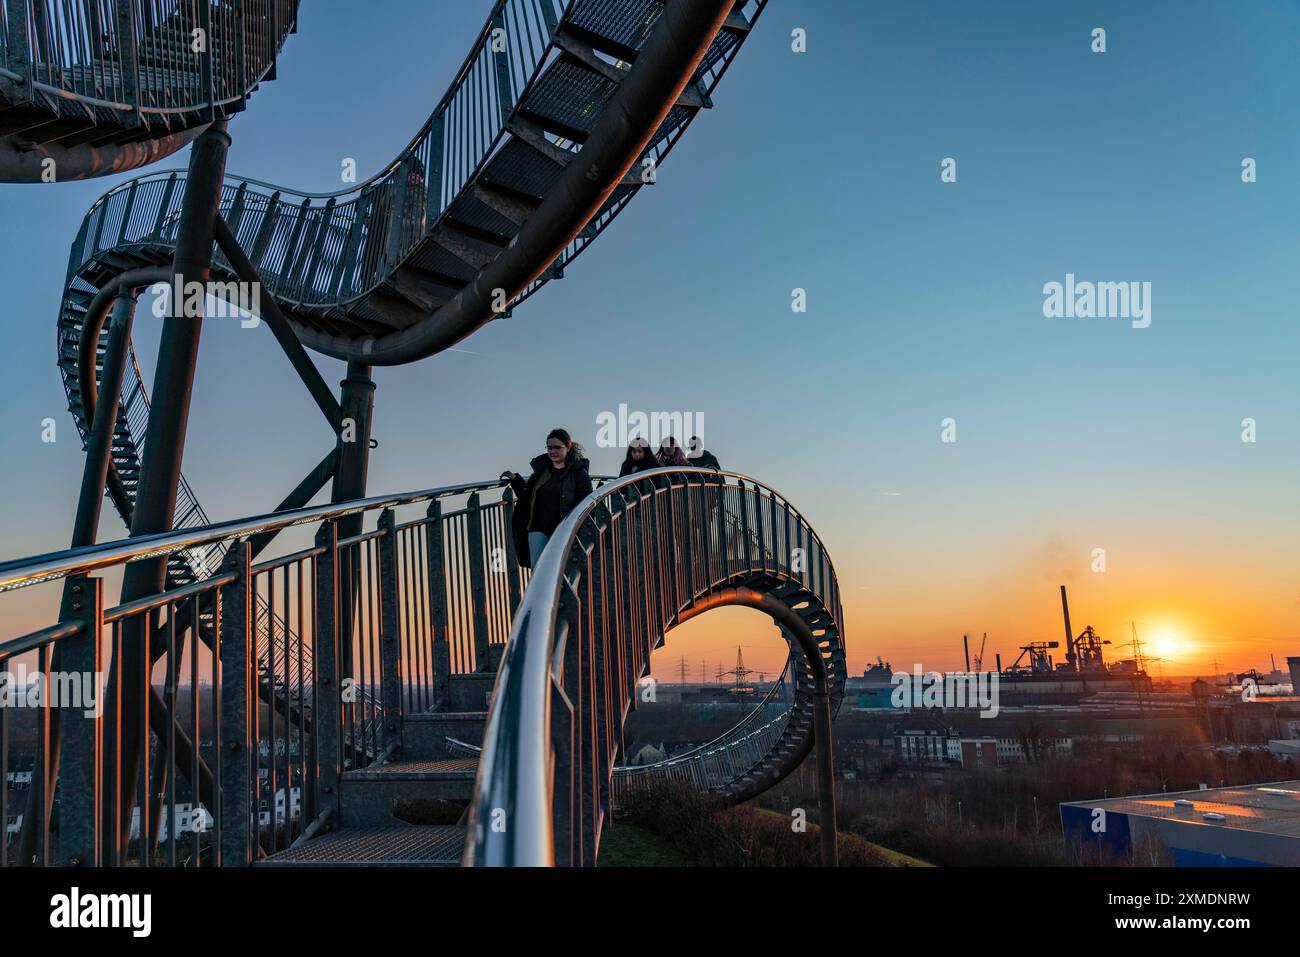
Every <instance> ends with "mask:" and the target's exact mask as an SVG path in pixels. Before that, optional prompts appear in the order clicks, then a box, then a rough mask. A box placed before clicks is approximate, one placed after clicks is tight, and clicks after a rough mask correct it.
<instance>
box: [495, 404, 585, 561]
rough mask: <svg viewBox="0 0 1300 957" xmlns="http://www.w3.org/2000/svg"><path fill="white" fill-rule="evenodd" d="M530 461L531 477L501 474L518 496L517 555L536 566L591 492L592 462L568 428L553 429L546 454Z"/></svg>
mask: <svg viewBox="0 0 1300 957" xmlns="http://www.w3.org/2000/svg"><path fill="white" fill-rule="evenodd" d="M528 464H529V465H531V466H532V469H533V474H532V475H530V476H529V477H528V481H524V479H523V476H521V475H520V474H519V473H518V472H502V473H501V477H502V478H503V479H506V480H508V481H509V482H510V487H511V488H512V489H514V491H515V495H516V496H517V499H518V500H517V501H516V502H515V511H514V516H513V517H512V519H511V529H510V531H511V533H512V534H513V536H514V541H515V555H516V556H517V557H518V559H519V564H520V565H522V566H524V567H525V568H536V567H537V560H538V559H539V558H541V557H542V549H543V548H545V547H546V543H547V542H548V541H549V540H550V537H551V535H553V534H554V533H555V530H556V529H557V528H558V527H559V526H560V523H561V522H562V521H564V517H565V516H566V515H568V514H569V513H570V512H571V511H573V507H574V506H575V505H577V504H578V503H579V502H581V501H582V500H583V499H584V498H586V497H587V496H588V495H590V494H591V471H590V469H591V463H590V462H588V461H587V460H586V459H585V458H583V455H582V446H581V445H579V444H578V443H577V442H575V441H573V438H572V437H571V436H570V435H569V433H568V432H566V431H564V429H552V430H551V433H550V435H548V436H547V437H546V454H545V455H539V456H537V458H535V459H533V460H532V461H531V462H530V463H528Z"/></svg>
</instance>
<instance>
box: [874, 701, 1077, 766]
mask: <svg viewBox="0 0 1300 957" xmlns="http://www.w3.org/2000/svg"><path fill="white" fill-rule="evenodd" d="M1073 750H1074V741H1073V740H1072V739H1071V738H1070V737H1069V736H1068V735H1067V734H1066V733H1065V732H1063V731H1061V730H1060V729H1058V728H1053V729H1051V730H1050V731H1048V732H1047V733H1046V734H1043V735H1038V736H1035V737H1027V736H1026V737H1016V736H1011V735H1007V734H1003V735H1001V736H997V735H992V734H986V735H972V734H962V733H960V732H958V731H954V730H953V729H951V728H949V727H948V726H947V725H946V724H944V722H943V721H941V720H939V718H937V717H935V716H934V715H931V714H923V713H920V712H913V713H911V714H909V715H908V716H907V717H906V718H905V719H904V720H902V721H900V722H899V723H898V725H897V726H896V727H895V729H894V751H895V753H896V754H897V756H898V760H899V761H900V762H901V763H903V764H914V765H922V766H936V765H959V766H961V767H963V768H968V769H975V768H995V767H999V766H1002V765H1008V764H1025V763H1028V762H1030V761H1039V760H1042V759H1043V758H1045V757H1048V756H1052V757H1058V756H1061V755H1068V754H1071V753H1072V752H1073Z"/></svg>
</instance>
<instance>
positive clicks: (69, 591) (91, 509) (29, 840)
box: [18, 289, 135, 862]
mask: <svg viewBox="0 0 1300 957" xmlns="http://www.w3.org/2000/svg"><path fill="white" fill-rule="evenodd" d="M134 317H135V293H134V291H133V290H129V289H124V290H121V291H119V293H118V295H117V297H116V298H115V299H114V300H113V315H112V319H111V324H110V325H109V329H108V344H107V347H106V349H105V352H104V367H103V372H102V373H101V382H100V395H101V401H100V402H99V404H98V406H97V409H96V413H97V414H96V415H95V417H94V419H93V420H92V421H91V422H90V434H89V435H88V436H87V438H86V461H85V464H84V465H83V466H82V473H81V493H80V495H79V496H78V498H77V517H76V519H75V520H74V521H73V524H72V544H71V547H72V548H80V547H81V546H83V545H93V544H95V537H96V534H97V532H98V530H99V516H100V513H101V511H102V509H103V504H104V486H105V483H106V482H107V481H108V468H109V464H110V462H111V461H112V455H113V432H114V429H115V427H116V425H117V410H118V405H119V403H120V401H121V395H122V377H123V375H124V373H125V370H126V363H127V358H128V355H127V354H128V351H129V349H130V344H131V322H132V320H133V318H134ZM87 408H89V406H87ZM87 587H88V586H87V585H86V583H85V582H84V581H83V580H82V579H79V578H72V579H68V580H67V581H66V582H65V583H64V586H63V603H64V606H65V607H67V606H68V605H69V603H72V602H77V603H79V604H84V599H81V600H78V599H75V598H74V590H75V591H76V592H78V593H80V592H84V591H85V590H86V588H87ZM96 587H98V586H96ZM64 667H65V663H64V662H63V644H61V643H60V644H55V646H54V651H53V653H52V658H51V662H50V668H51V670H52V671H55V672H58V671H61V670H63V668H64ZM59 725H60V715H59V713H58V712H57V711H52V712H51V715H50V747H49V752H48V754H49V758H48V760H49V762H50V763H49V779H50V780H51V781H57V780H58V779H59V762H60V756H61V754H62V752H63V750H64V749H63V748H62V747H60V730H59ZM96 743H97V742H96ZM87 783H88V784H89V783H90V782H87ZM38 794H40V789H38V788H32V789H31V790H30V791H29V792H28V795H27V810H26V811H25V812H24V814H23V829H22V832H21V833H20V834H19V838H18V842H19V843H18V847H19V851H18V860H19V861H24V862H25V861H29V860H31V859H32V855H33V854H34V853H35V852H36V829H37V827H38V826H39V827H40V828H42V829H44V828H46V827H48V825H49V820H50V814H51V812H52V810H53V807H54V788H53V787H50V788H47V789H46V793H45V811H44V814H43V815H42V814H41V812H40V811H39V810H38V808H37V801H36V798H37V795H38ZM76 856H78V857H79V858H80V859H82V860H90V861H97V860H98V852H97V851H96V850H91V849H84V850H80V851H78V852H77V854H76Z"/></svg>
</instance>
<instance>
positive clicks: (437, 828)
mask: <svg viewBox="0 0 1300 957" xmlns="http://www.w3.org/2000/svg"><path fill="white" fill-rule="evenodd" d="M464 848H465V828H463V827H460V826H458V825H443V824H438V825H432V824H431V825H415V824H399V825H394V826H392V827H354V828H349V829H346V830H341V831H336V832H334V833H332V834H326V835H325V836H323V837H318V838H315V839H313V840H310V841H305V842H303V843H302V844H301V845H299V846H298V847H294V848H290V849H289V850H287V851H280V852H279V853H278V854H272V855H271V856H270V857H268V858H266V859H264V860H261V861H258V866H259V867H455V866H456V865H458V864H459V863H460V857H461V852H462V851H463V850H464Z"/></svg>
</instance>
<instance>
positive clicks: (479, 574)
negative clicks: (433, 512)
mask: <svg viewBox="0 0 1300 957" xmlns="http://www.w3.org/2000/svg"><path fill="white" fill-rule="evenodd" d="M465 521H466V524H467V526H468V529H469V535H468V544H469V576H470V586H469V587H470V603H471V605H472V606H473V617H472V625H471V627H472V628H473V629H474V670H476V671H487V670H489V667H490V663H491V656H490V655H489V654H488V621H487V566H486V564H485V562H484V555H483V509H482V507H481V505H480V504H479V495H478V492H475V493H474V494H473V495H471V496H470V497H469V501H468V502H467V503H466V505H465Z"/></svg>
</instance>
